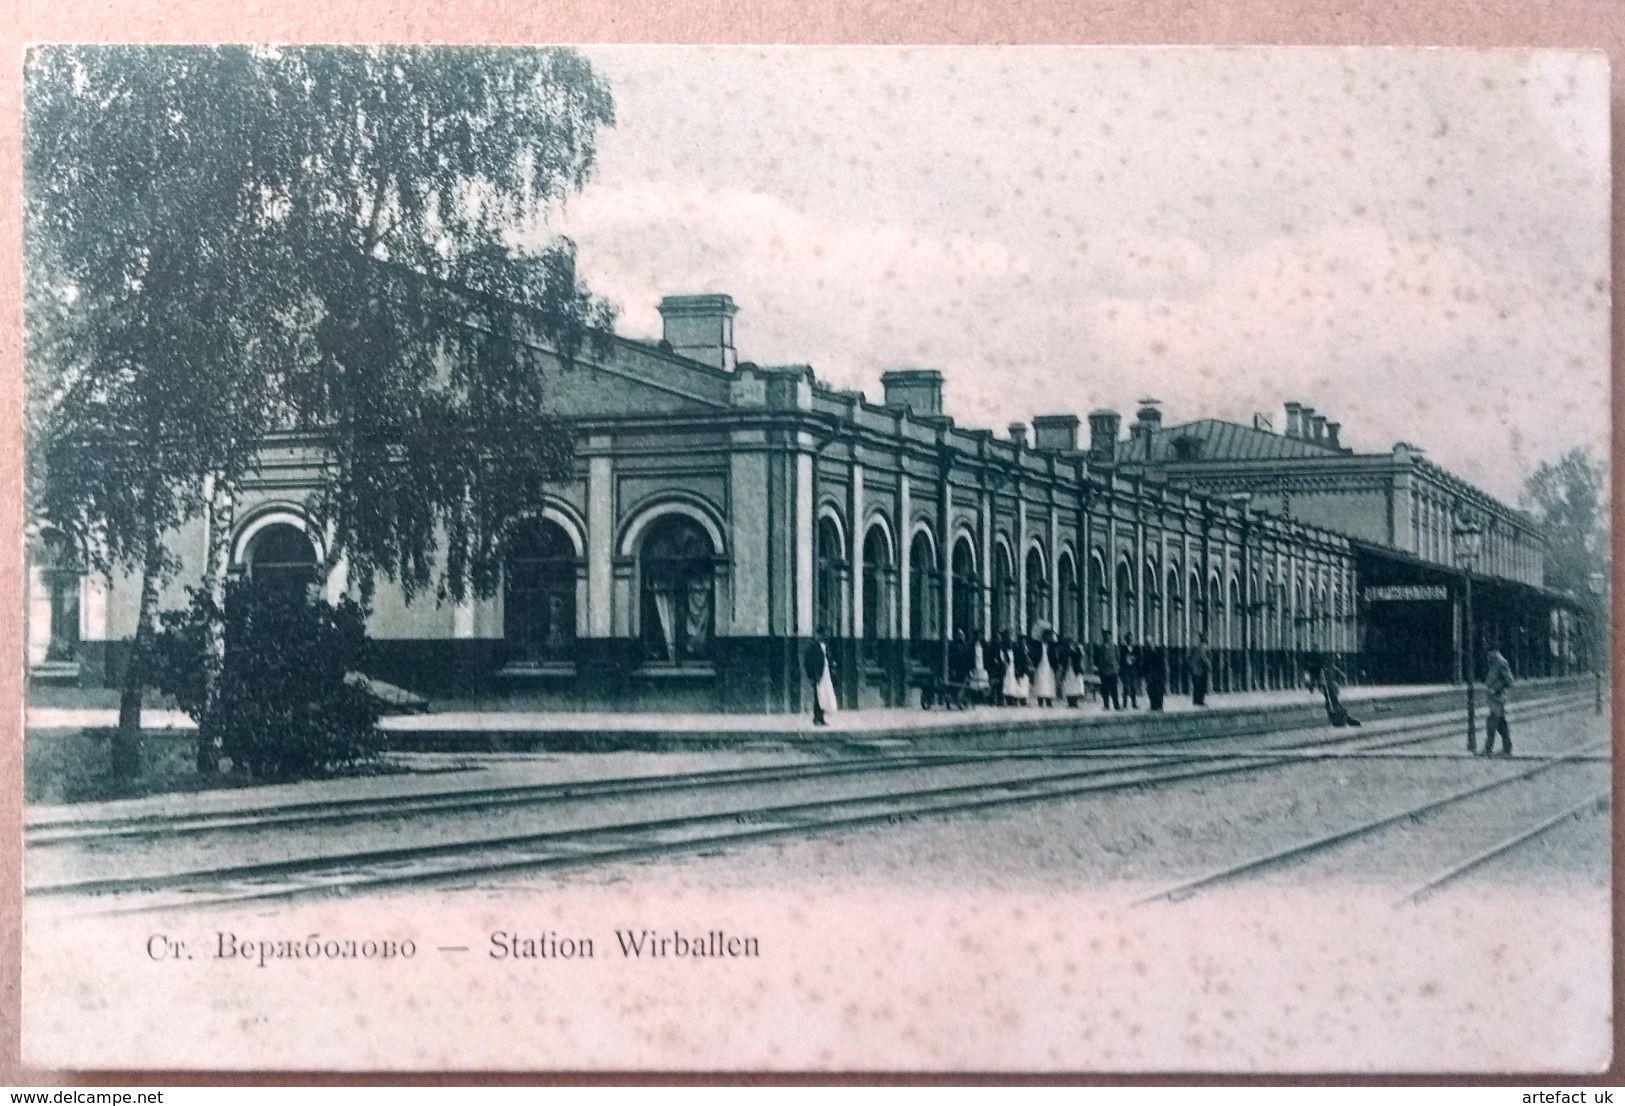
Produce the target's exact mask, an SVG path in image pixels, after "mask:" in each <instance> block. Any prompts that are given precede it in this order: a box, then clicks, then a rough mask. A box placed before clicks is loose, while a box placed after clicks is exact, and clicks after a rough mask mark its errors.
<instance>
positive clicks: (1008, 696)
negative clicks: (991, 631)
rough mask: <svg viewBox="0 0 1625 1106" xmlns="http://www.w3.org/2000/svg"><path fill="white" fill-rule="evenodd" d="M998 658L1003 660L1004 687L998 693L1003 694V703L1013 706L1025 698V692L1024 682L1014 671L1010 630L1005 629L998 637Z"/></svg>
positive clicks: (1014, 653)
mask: <svg viewBox="0 0 1625 1106" xmlns="http://www.w3.org/2000/svg"><path fill="white" fill-rule="evenodd" d="M999 659H1000V660H1002V661H1003V662H1004V687H1002V688H1001V689H1000V690H999V694H1001V695H1003V696H1004V705H1005V706H1007V707H1013V706H1015V705H1016V703H1017V702H1019V701H1020V700H1022V699H1025V698H1027V692H1026V691H1025V690H1024V689H1023V688H1022V686H1021V685H1022V683H1023V682H1024V681H1023V680H1022V678H1021V675H1020V674H1019V673H1018V672H1017V671H1016V668H1017V665H1018V661H1017V659H1016V645H1015V642H1013V641H1011V640H1010V632H1009V631H1008V630H1006V631H1005V632H1004V633H1003V634H1001V635H1000V637H999Z"/></svg>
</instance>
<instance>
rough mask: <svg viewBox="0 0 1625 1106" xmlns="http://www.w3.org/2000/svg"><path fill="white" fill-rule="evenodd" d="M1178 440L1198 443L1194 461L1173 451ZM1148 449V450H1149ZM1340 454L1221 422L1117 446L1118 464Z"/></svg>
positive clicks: (1326, 447)
mask: <svg viewBox="0 0 1625 1106" xmlns="http://www.w3.org/2000/svg"><path fill="white" fill-rule="evenodd" d="M1179 438H1190V439H1193V440H1195V441H1197V442H1200V443H1201V445H1200V448H1199V449H1198V450H1197V452H1196V454H1195V456H1193V457H1188V458H1187V457H1181V456H1180V455H1179V453H1178V452H1177V451H1176V449H1175V447H1174V442H1175V441H1176V440H1177V439H1179ZM1148 445H1149V450H1148V448H1147V447H1148ZM1343 455H1344V454H1343V451H1342V450H1341V449H1338V448H1336V447H1334V446H1332V445H1329V444H1322V443H1319V442H1311V441H1307V440H1305V439H1303V438H1289V437H1287V436H1286V435H1284V434H1273V433H1271V432H1270V431H1268V430H1255V429H1253V428H1252V427H1250V426H1242V425H1241V424H1240V423H1235V422H1226V421H1225V420H1223V419H1197V420H1196V421H1195V422H1187V423H1181V424H1179V425H1178V426H1169V427H1164V428H1163V429H1161V430H1157V431H1154V432H1153V433H1152V434H1150V435H1149V437H1131V438H1130V439H1129V440H1128V441H1126V442H1119V443H1118V445H1117V457H1118V460H1120V461H1141V462H1146V461H1152V462H1164V461H1173V462H1179V461H1185V460H1191V461H1266V460H1277V459H1281V458H1292V457H1340V456H1343Z"/></svg>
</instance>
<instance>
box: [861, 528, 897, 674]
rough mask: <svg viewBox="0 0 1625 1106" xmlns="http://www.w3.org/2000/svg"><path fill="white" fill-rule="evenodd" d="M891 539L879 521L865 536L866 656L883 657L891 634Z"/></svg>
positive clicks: (864, 635)
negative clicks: (884, 643)
mask: <svg viewBox="0 0 1625 1106" xmlns="http://www.w3.org/2000/svg"><path fill="white" fill-rule="evenodd" d="M892 576H893V573H892V565H891V541H890V539H889V538H888V537H887V535H886V528H885V527H884V526H882V525H880V524H879V523H878V522H877V523H875V524H873V525H871V526H870V527H869V530H868V532H867V533H865V534H864V536H863V643H864V656H865V657H867V658H868V659H869V660H870V661H878V660H879V659H880V642H881V641H882V640H884V639H886V638H889V637H891V636H892V634H891V611H892V603H891V585H892Z"/></svg>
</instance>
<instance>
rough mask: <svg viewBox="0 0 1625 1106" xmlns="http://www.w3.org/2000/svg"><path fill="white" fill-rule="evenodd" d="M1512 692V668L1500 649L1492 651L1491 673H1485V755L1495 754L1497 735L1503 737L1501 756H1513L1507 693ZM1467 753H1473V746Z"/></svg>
mask: <svg viewBox="0 0 1625 1106" xmlns="http://www.w3.org/2000/svg"><path fill="white" fill-rule="evenodd" d="M1511 690H1512V666H1511V665H1509V664H1508V663H1507V659H1506V658H1505V657H1503V656H1502V655H1501V651H1500V650H1499V649H1491V650H1490V665H1489V671H1487V672H1485V673H1484V697H1485V698H1486V699H1488V700H1489V708H1490V711H1489V714H1488V715H1487V716H1486V717H1485V719H1484V755H1485V756H1493V755H1494V754H1495V735H1496V733H1497V732H1499V733H1500V735H1501V755H1502V756H1504V757H1509V756H1511V755H1512V728H1511V727H1510V726H1508V725H1507V692H1508V691H1511ZM1467 751H1468V752H1469V753H1470V752H1472V751H1473V747H1472V746H1471V745H1468V746H1467Z"/></svg>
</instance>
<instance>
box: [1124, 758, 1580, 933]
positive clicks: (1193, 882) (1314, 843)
mask: <svg viewBox="0 0 1625 1106" xmlns="http://www.w3.org/2000/svg"><path fill="white" fill-rule="evenodd" d="M1611 740H1612V739H1611V738H1609V737H1604V738H1600V739H1597V740H1593V741H1585V742H1581V743H1579V744H1578V745H1576V746H1574V747H1572V748H1570V749H1568V750H1565V751H1562V752H1559V753H1557V754H1555V755H1552V756H1548V757H1545V758H1543V759H1542V760H1540V761H1539V762H1537V763H1535V764H1534V765H1533V766H1531V767H1528V768H1524V769H1522V770H1520V771H1516V772H1512V773H1507V774H1503V775H1500V776H1497V777H1495V778H1494V779H1491V780H1488V781H1486V782H1483V783H1478V784H1474V785H1472V786H1469V787H1463V788H1456V789H1453V790H1451V791H1448V792H1446V793H1444V794H1442V795H1433V796H1429V797H1428V798H1427V799H1425V800H1423V801H1422V802H1419V803H1412V804H1408V805H1406V806H1405V807H1403V808H1401V809H1398V810H1393V811H1389V812H1387V813H1384V814H1381V815H1379V816H1377V817H1375V818H1367V819H1363V820H1361V821H1358V822H1355V823H1353V824H1351V825H1347V826H1343V827H1341V828H1339V829H1335V830H1331V831H1328V832H1326V833H1322V834H1318V835H1316V836H1314V837H1311V838H1307V839H1303V840H1299V841H1295V842H1293V843H1291V844H1289V845H1286V846H1284V847H1281V848H1276V849H1271V850H1269V851H1267V852H1264V853H1261V854H1258V855H1255V856H1252V857H1248V858H1247V859H1245V860H1241V861H1238V862H1236V863H1232V864H1228V865H1225V866H1224V867H1222V868H1218V869H1215V870H1213V871H1209V872H1206V873H1204V874H1202V875H1200V876H1196V877H1194V878H1191V879H1186V880H1182V881H1181V882H1179V883H1176V884H1174V885H1172V886H1170V887H1165V888H1163V889H1162V890H1160V891H1157V892H1155V893H1154V894H1151V895H1147V896H1145V897H1144V898H1142V899H1140V900H1139V901H1138V902H1137V903H1136V904H1135V905H1138V906H1143V905H1147V904H1150V903H1155V902H1180V901H1183V900H1186V899H1190V898H1192V897H1194V896H1196V895H1198V894H1203V893H1206V892H1209V891H1213V890H1216V889H1218V888H1220V887H1224V886H1229V885H1233V884H1236V883H1239V882H1241V881H1243V880H1247V879H1251V878H1255V877H1257V876H1259V875H1261V874H1263V873H1265V872H1269V871H1273V870H1276V869H1279V868H1282V867H1286V866H1288V865H1292V864H1297V863H1300V862H1303V861H1306V860H1308V859H1309V858H1311V857H1316V856H1319V855H1321V854H1324V853H1327V852H1329V851H1331V850H1334V849H1337V848H1339V847H1341V846H1344V845H1348V844H1350V843H1352V842H1355V841H1360V840H1364V839H1367V838H1369V837H1371V835H1373V834H1376V833H1379V832H1381V831H1382V830H1385V829H1388V828H1390V827H1392V826H1397V825H1400V824H1402V823H1407V822H1415V821H1417V820H1419V819H1421V818H1424V817H1426V816H1429V815H1433V814H1436V813H1438V812H1439V811H1442V810H1445V809H1447V808H1451V807H1456V806H1458V805H1459V804H1463V803H1466V802H1468V801H1470V800H1472V799H1475V798H1478V797H1479V796H1482V795H1486V794H1488V793H1490V792H1492V791H1496V790H1499V789H1500V788H1503V787H1507V786H1510V785H1512V784H1516V783H1520V782H1522V781H1525V780H1529V779H1533V778H1535V777H1536V776H1541V775H1544V774H1546V773H1548V772H1551V771H1554V770H1556V769H1558V768H1561V767H1563V766H1564V765H1573V764H1580V763H1584V762H1587V761H1592V760H1594V759H1596V758H1595V757H1593V756H1592V754H1593V753H1597V752H1600V751H1601V750H1604V749H1606V748H1607V747H1608V746H1609V744H1610V742H1611ZM1600 798H1601V799H1602V800H1603V801H1606V799H1607V793H1606V792H1604V793H1603V795H1602V796H1601V797H1600ZM1598 801H1599V796H1595V795H1594V796H1592V798H1590V799H1588V800H1586V802H1584V803H1582V804H1580V805H1579V806H1577V807H1572V808H1569V809H1567V810H1565V811H1564V812H1563V813H1562V814H1560V815H1558V816H1557V817H1555V818H1549V819H1544V820H1542V821H1540V822H1539V823H1538V824H1536V825H1535V826H1534V827H1533V828H1532V829H1526V830H1522V831H1520V832H1518V833H1515V834H1513V835H1511V836H1510V837H1507V838H1504V839H1503V840H1501V841H1499V842H1497V843H1496V844H1495V845H1494V846H1491V847H1490V848H1489V849H1486V850H1483V851H1482V852H1480V853H1476V854H1474V855H1473V856H1472V857H1469V858H1468V859H1467V860H1465V861H1462V862H1459V863H1457V864H1453V865H1451V866H1450V867H1449V868H1447V869H1446V870H1445V871H1444V872H1442V873H1440V874H1439V875H1437V876H1434V877H1432V878H1430V879H1429V880H1427V881H1425V882H1424V883H1423V884H1421V885H1420V886H1418V887H1417V888H1415V889H1414V890H1413V891H1411V892H1409V893H1408V894H1407V896H1406V899H1405V901H1416V900H1417V899H1419V898H1421V897H1424V896H1425V895H1427V894H1430V893H1431V892H1432V891H1433V890H1435V889H1437V888H1438V887H1440V886H1443V885H1444V884H1445V883H1448V882H1450V881H1451V880H1453V879H1455V878H1457V877H1459V876H1460V875H1462V874H1464V873H1465V872H1467V871H1469V870H1471V869H1472V868H1475V867H1477V866H1479V865H1480V864H1482V863H1484V862H1486V861H1488V860H1491V859H1493V858H1495V857H1497V856H1500V855H1504V854H1505V853H1506V852H1508V851H1510V850H1511V849H1514V848H1516V847H1517V846H1519V845H1521V844H1523V843H1524V842H1526V841H1529V840H1533V839H1534V838H1535V837H1537V836H1538V835H1539V834H1540V833H1543V832H1545V831H1546V830H1548V829H1551V828H1552V827H1554V826H1556V825H1558V824H1560V823H1561V822H1563V821H1564V820H1566V819H1567V818H1570V817H1573V816H1574V815H1576V814H1579V813H1582V812H1583V811H1585V810H1587V809H1590V808H1591V807H1593V806H1594V805H1595V804H1596V803H1597V802H1598Z"/></svg>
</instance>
